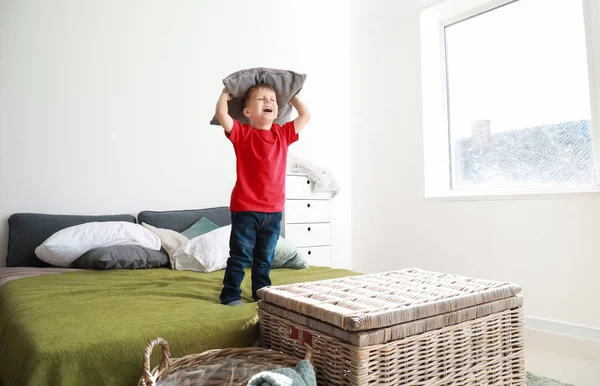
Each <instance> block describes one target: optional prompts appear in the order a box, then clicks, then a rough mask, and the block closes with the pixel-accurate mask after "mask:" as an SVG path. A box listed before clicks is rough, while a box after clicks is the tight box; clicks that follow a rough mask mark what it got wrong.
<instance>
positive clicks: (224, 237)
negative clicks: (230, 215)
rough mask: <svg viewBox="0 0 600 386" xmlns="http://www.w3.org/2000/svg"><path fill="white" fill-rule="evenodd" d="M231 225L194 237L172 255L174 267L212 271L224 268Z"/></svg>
mask: <svg viewBox="0 0 600 386" xmlns="http://www.w3.org/2000/svg"><path fill="white" fill-rule="evenodd" d="M230 234H231V225H227V226H224V227H220V228H217V229H215V230H213V231H210V232H208V233H205V234H203V235H200V236H198V237H194V238H193V239H191V240H190V241H189V242H188V243H187V244H185V245H183V246H181V247H180V248H179V249H177V251H176V252H175V254H174V255H173V260H175V269H178V270H190V271H198V272H213V271H218V270H220V269H224V268H225V267H226V266H227V259H228V258H229V236H230Z"/></svg>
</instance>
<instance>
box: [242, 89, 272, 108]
mask: <svg viewBox="0 0 600 386" xmlns="http://www.w3.org/2000/svg"><path fill="white" fill-rule="evenodd" d="M260 89H267V90H271V91H273V92H275V89H274V88H273V86H271V85H270V84H268V83H259V84H257V85H254V86H252V87H250V88H249V89H248V91H246V95H244V108H246V105H247V104H248V101H249V100H250V98H252V94H254V91H256V90H260ZM276 94H277V93H276Z"/></svg>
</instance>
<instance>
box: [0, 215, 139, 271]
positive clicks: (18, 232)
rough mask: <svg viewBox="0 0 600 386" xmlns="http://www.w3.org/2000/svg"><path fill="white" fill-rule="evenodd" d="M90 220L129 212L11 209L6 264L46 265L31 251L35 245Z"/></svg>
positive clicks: (114, 217) (127, 217)
mask: <svg viewBox="0 0 600 386" xmlns="http://www.w3.org/2000/svg"><path fill="white" fill-rule="evenodd" d="M92 221H127V222H133V223H135V217H134V216H132V215H130V214H119V215H110V216H78V215H60V214H43V213H15V214H13V215H11V216H10V217H9V218H8V254H7V255H6V266H7V267H50V265H49V264H46V263H44V262H43V261H41V260H40V259H38V258H37V256H36V255H35V249H36V248H37V247H38V246H39V245H40V244H41V243H43V242H44V241H45V240H46V239H47V238H48V237H50V236H52V235H53V234H54V233H56V232H58V231H59V230H61V229H65V228H68V227H71V226H74V225H79V224H83V223H86V222H92Z"/></svg>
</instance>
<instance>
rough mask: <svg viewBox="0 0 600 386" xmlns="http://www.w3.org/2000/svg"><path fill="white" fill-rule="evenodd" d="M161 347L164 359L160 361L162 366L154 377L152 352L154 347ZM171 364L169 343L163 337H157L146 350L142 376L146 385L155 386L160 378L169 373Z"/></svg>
mask: <svg viewBox="0 0 600 386" xmlns="http://www.w3.org/2000/svg"><path fill="white" fill-rule="evenodd" d="M158 345H160V346H161V348H162V359H161V360H160V365H159V367H158V371H157V374H156V375H155V376H154V375H153V374H152V373H151V372H150V356H151V355H152V351H153V350H154V347H156V346H158ZM169 362H170V354H169V343H167V341H166V340H164V339H163V338H161V337H157V338H155V339H153V340H152V341H150V343H148V345H146V349H145V350H144V364H143V370H142V375H143V377H144V380H145V381H146V385H148V386H155V385H156V381H157V380H158V378H159V377H160V376H161V375H162V374H164V373H166V372H168V371H169Z"/></svg>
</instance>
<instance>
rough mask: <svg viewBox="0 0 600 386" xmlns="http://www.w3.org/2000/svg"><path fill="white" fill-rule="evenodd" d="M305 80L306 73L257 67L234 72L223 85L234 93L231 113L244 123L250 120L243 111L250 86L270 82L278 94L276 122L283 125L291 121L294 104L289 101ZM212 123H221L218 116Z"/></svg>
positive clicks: (229, 104) (300, 88)
mask: <svg viewBox="0 0 600 386" xmlns="http://www.w3.org/2000/svg"><path fill="white" fill-rule="evenodd" d="M305 80H306V75H305V74H299V73H296V72H294V71H289V70H278V69H273V68H263V67H257V68H250V69H247V70H241V71H238V72H234V73H233V74H231V75H229V76H228V77H227V78H225V79H223V85H224V86H225V87H226V88H227V91H229V93H230V94H232V95H233V99H232V100H230V101H229V102H227V105H228V106H229V115H230V116H231V117H232V118H233V119H236V120H238V121H240V123H242V124H244V123H248V124H249V123H250V122H249V121H248V119H247V118H246V117H245V116H244V114H243V112H242V111H243V110H244V105H243V103H244V96H245V95H246V92H247V91H248V90H249V89H250V87H252V86H255V85H257V84H259V83H268V84H270V85H271V86H272V87H273V88H274V89H275V94H276V95H277V106H278V108H279V113H278V114H277V118H276V119H275V123H277V124H279V125H283V124H284V123H287V122H289V121H290V120H291V117H292V106H290V105H289V104H288V103H289V101H290V100H291V99H292V98H293V97H294V95H296V94H298V92H300V90H302V87H303V86H304V81H305ZM210 124H211V125H217V126H218V125H220V123H219V121H218V120H217V117H216V116H214V117H213V119H212V120H211V121H210Z"/></svg>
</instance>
